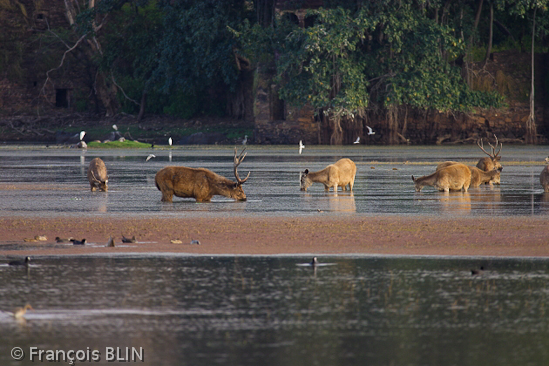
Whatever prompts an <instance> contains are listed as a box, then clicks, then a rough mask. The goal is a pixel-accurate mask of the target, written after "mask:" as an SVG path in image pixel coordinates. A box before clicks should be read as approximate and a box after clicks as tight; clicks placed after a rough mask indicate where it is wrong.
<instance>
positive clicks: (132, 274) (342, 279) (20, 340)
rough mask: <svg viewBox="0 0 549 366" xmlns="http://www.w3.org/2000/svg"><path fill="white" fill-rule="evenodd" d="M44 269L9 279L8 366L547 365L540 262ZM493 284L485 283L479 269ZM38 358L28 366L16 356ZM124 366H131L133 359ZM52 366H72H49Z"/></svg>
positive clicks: (3, 323)
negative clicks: (18, 312)
mask: <svg viewBox="0 0 549 366" xmlns="http://www.w3.org/2000/svg"><path fill="white" fill-rule="evenodd" d="M308 261H310V257H308V258H305V257H224V256H218V257H184V256H173V255H149V256H141V257H116V258H106V257H88V258H74V257H60V258H52V257H50V258H42V259H40V258H38V259H36V260H35V261H34V262H35V263H33V264H32V266H31V268H30V270H28V271H27V270H26V269H25V268H12V267H9V266H7V265H0V283H2V286H1V287H0V309H2V310H6V309H11V308H12V307H15V306H22V305H23V304H25V303H30V304H32V306H33V307H34V309H35V310H34V311H28V312H27V314H26V321H16V320H15V319H14V318H13V317H12V316H11V315H10V314H8V313H6V312H2V313H0V364H2V365H34V364H37V363H38V362H37V360H36V358H35V359H34V361H33V362H31V361H30V358H29V351H30V347H38V349H41V350H44V351H47V350H55V349H58V350H63V351H65V352H68V351H69V350H84V351H86V350H88V349H89V350H91V351H93V350H97V351H98V352H100V360H101V362H83V363H78V364H99V365H108V364H121V362H119V363H112V362H110V363H109V362H106V361H107V360H106V357H107V356H108V355H107V352H106V350H107V347H112V348H116V347H121V348H122V349H123V350H125V349H126V347H136V348H137V349H139V347H142V349H143V350H144V361H145V362H144V363H141V362H139V363H138V364H146V365H194V366H200V365H214V364H219V365H305V364H307V365H336V364H342V365H353V364H356V365H359V364H360V365H366V364H367V365H481V364H482V365H498V366H506V365H513V366H514V365H519V364H520V365H542V364H547V361H548V359H549V347H548V346H549V312H548V311H547V310H548V309H547V307H548V304H549V291H548V290H547V283H548V282H549V272H548V270H547V262H546V261H537V260H532V259H522V260H518V259H506V260H502V259H489V258H487V259H483V260H480V259H466V258H458V259H448V258H437V259H436V260H433V259H422V258H398V257H319V261H320V262H321V263H328V262H330V263H334V265H330V266H323V267H317V268H316V269H315V268H311V267H300V266H297V265H296V264H298V263H304V262H305V263H306V262H308ZM481 265H482V266H484V267H485V268H486V272H485V273H484V274H483V275H481V276H472V275H471V271H470V269H471V268H478V267H479V266H481ZM13 347H21V348H22V349H23V351H25V354H26V356H25V359H24V360H23V361H22V362H19V361H17V362H16V361H14V360H13V359H12V358H11V356H10V351H11V350H12V348H13ZM122 356H124V354H123V355H122ZM44 364H66V363H63V362H62V363H57V362H55V363H53V362H52V363H47V362H45V363H44Z"/></svg>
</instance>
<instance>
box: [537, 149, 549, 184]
mask: <svg viewBox="0 0 549 366" xmlns="http://www.w3.org/2000/svg"><path fill="white" fill-rule="evenodd" d="M545 162H546V163H547V164H549V156H548V157H546V158H545ZM539 182H540V183H541V186H542V187H543V191H544V192H549V165H547V166H545V168H543V170H542V171H541V174H540V175H539Z"/></svg>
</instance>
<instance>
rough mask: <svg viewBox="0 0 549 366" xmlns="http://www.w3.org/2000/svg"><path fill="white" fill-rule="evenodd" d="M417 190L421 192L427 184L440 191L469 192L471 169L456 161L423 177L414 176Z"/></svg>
mask: <svg viewBox="0 0 549 366" xmlns="http://www.w3.org/2000/svg"><path fill="white" fill-rule="evenodd" d="M412 180H413V181H414V185H415V189H416V192H421V189H422V188H423V187H425V186H432V187H434V188H435V189H437V190H439V191H445V192H450V191H461V190H462V189H463V190H464V191H465V192H467V190H468V189H469V185H470V184H471V171H470V170H469V168H468V167H467V165H465V164H461V163H455V164H452V165H449V166H446V167H443V168H441V169H438V170H437V171H435V172H434V173H433V174H429V175H425V176H423V177H419V178H414V176H413V175H412Z"/></svg>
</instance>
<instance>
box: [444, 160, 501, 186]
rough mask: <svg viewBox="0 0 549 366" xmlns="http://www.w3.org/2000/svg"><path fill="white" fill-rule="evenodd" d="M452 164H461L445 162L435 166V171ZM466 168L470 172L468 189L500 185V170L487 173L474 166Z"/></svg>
mask: <svg viewBox="0 0 549 366" xmlns="http://www.w3.org/2000/svg"><path fill="white" fill-rule="evenodd" d="M453 164H461V163H458V162H457V161H445V162H444V163H440V164H438V165H437V170H439V169H441V168H445V167H447V166H450V165H453ZM467 168H469V170H470V171H471V184H470V185H469V187H473V188H477V187H479V186H480V185H481V184H489V185H493V184H500V178H501V170H499V169H492V170H490V171H488V172H485V171H484V170H480V169H479V168H477V167H476V166H467Z"/></svg>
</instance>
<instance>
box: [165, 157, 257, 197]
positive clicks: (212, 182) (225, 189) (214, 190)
mask: <svg viewBox="0 0 549 366" xmlns="http://www.w3.org/2000/svg"><path fill="white" fill-rule="evenodd" d="M245 151H246V149H244V150H242V152H241V153H240V155H238V153H237V150H236V147H235V149H234V176H235V178H236V182H233V181H231V180H229V179H227V178H225V177H222V176H220V175H218V174H216V173H214V172H212V171H211V170H208V169H204V168H187V167H184V166H168V167H165V168H163V169H161V170H160V171H159V172H158V173H156V177H155V184H156V188H158V190H159V191H161V192H162V201H163V202H172V199H173V196H174V195H175V196H177V197H183V198H190V197H192V198H194V199H196V202H210V200H211V199H212V197H213V196H215V195H219V196H225V197H229V198H233V199H235V200H237V201H245V200H246V194H244V191H243V190H242V184H243V183H244V182H246V181H247V180H248V177H249V176H250V173H248V175H247V176H246V178H244V179H240V177H239V176H238V170H237V168H238V166H239V165H240V163H242V161H243V160H244V158H245V157H246V154H247V153H244V152H245Z"/></svg>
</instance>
